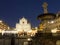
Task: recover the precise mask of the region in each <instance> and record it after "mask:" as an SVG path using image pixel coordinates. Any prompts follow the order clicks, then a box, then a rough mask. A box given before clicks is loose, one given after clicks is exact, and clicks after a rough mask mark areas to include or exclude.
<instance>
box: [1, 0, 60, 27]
mask: <svg viewBox="0 0 60 45" xmlns="http://www.w3.org/2000/svg"><path fill="white" fill-rule="evenodd" d="M43 2H47V3H48V11H49V13H57V12H58V11H60V0H0V19H2V20H3V21H5V22H6V23H7V24H8V25H10V26H11V27H15V24H16V23H17V22H18V20H19V19H21V18H22V17H25V18H26V19H28V21H29V22H30V23H31V25H32V26H33V27H35V26H38V24H39V20H37V16H38V15H39V14H42V13H43V8H42V4H43Z"/></svg>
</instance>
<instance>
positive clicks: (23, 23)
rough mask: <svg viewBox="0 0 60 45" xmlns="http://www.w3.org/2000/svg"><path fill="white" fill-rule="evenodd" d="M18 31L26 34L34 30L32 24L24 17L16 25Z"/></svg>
mask: <svg viewBox="0 0 60 45" xmlns="http://www.w3.org/2000/svg"><path fill="white" fill-rule="evenodd" d="M16 30H17V31H24V32H28V31H31V30H32V29H31V24H30V23H28V21H27V19H25V18H24V17H23V18H22V19H20V20H19V23H16Z"/></svg>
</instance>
